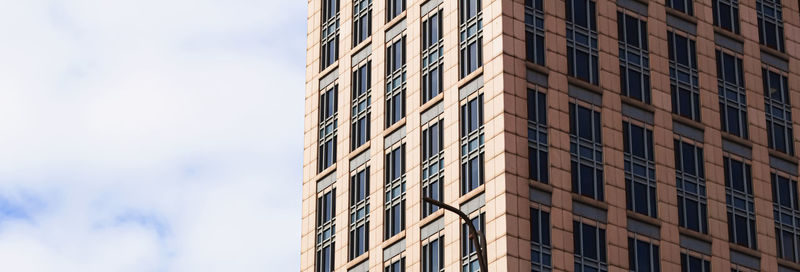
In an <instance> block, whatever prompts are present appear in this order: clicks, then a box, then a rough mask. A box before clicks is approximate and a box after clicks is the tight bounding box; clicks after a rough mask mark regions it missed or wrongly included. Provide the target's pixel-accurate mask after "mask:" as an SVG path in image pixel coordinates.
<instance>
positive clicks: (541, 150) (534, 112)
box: [528, 89, 550, 183]
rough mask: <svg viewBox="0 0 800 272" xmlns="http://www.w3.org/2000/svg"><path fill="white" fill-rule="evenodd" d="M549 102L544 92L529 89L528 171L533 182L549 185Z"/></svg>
mask: <svg viewBox="0 0 800 272" xmlns="http://www.w3.org/2000/svg"><path fill="white" fill-rule="evenodd" d="M549 168H550V164H549V163H548V159H547V100H546V97H545V94H544V93H542V92H538V91H534V90H532V89H528V171H529V173H530V177H531V179H533V180H536V181H539V182H541V183H548V179H549V178H548V172H547V169H549Z"/></svg>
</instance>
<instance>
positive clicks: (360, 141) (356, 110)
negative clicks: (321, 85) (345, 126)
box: [350, 59, 372, 151]
mask: <svg viewBox="0 0 800 272" xmlns="http://www.w3.org/2000/svg"><path fill="white" fill-rule="evenodd" d="M353 67H355V68H354V71H353V77H352V83H351V86H352V90H351V92H350V102H351V103H350V110H351V111H350V116H351V117H350V128H351V129H350V151H355V150H356V149H358V148H359V147H361V146H363V145H364V144H366V143H367V142H369V140H370V138H372V137H371V134H370V132H371V131H370V130H371V126H372V60H370V59H365V60H363V61H361V62H360V63H358V64H356V65H354V66H353ZM362 69H363V70H362ZM362 72H363V73H364V74H366V75H362ZM362 77H364V78H362ZM364 83H366V84H364ZM362 85H365V86H362ZM360 87H363V88H364V90H363V93H360V94H359V92H360V90H359V89H360ZM361 128H363V129H364V132H365V133H364V136H363V137H362V136H361V135H360V133H359V132H361Z"/></svg>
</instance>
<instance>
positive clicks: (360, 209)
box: [348, 166, 369, 260]
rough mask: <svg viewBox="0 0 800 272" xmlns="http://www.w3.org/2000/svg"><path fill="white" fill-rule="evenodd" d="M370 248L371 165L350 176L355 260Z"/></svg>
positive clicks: (352, 245)
mask: <svg viewBox="0 0 800 272" xmlns="http://www.w3.org/2000/svg"><path fill="white" fill-rule="evenodd" d="M368 249H369V166H366V167H361V169H358V170H356V173H355V174H354V175H353V176H351V177H350V255H349V259H348V260H353V259H355V258H356V257H358V256H361V254H364V253H366V252H367V250H368Z"/></svg>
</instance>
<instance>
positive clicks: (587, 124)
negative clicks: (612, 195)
mask: <svg viewBox="0 0 800 272" xmlns="http://www.w3.org/2000/svg"><path fill="white" fill-rule="evenodd" d="M600 122H601V120H600V111H599V109H598V108H597V107H596V106H591V105H584V104H578V102H577V101H576V102H570V103H569V140H570V143H569V150H570V154H571V155H572V156H571V157H572V158H571V165H572V171H571V173H572V192H575V193H578V194H581V195H584V196H588V197H591V198H593V199H595V200H599V201H603V141H602V138H601V132H600Z"/></svg>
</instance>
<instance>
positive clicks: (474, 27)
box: [458, 0, 483, 78]
mask: <svg viewBox="0 0 800 272" xmlns="http://www.w3.org/2000/svg"><path fill="white" fill-rule="evenodd" d="M481 2H482V0H459V3H461V4H460V5H459V21H458V22H459V25H458V31H459V46H458V48H459V52H460V53H459V55H460V56H461V63H460V66H461V73H459V78H464V77H465V76H467V75H469V74H470V73H472V72H473V71H475V70H477V69H478V67H480V66H482V65H483V44H482V43H483V19H482V18H481V17H482V15H483V11H482V10H481Z"/></svg>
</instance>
